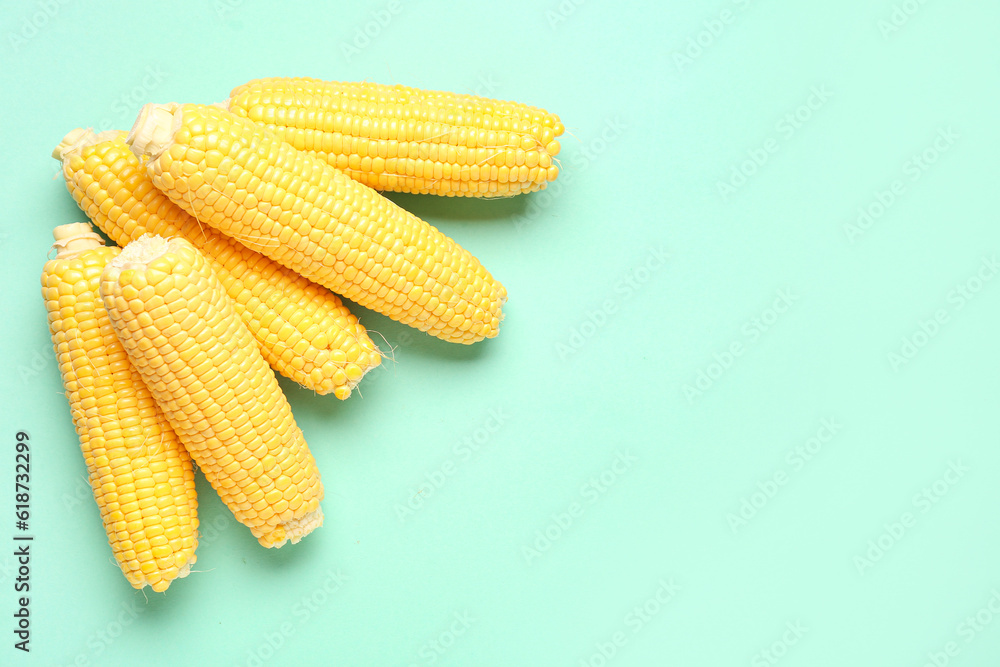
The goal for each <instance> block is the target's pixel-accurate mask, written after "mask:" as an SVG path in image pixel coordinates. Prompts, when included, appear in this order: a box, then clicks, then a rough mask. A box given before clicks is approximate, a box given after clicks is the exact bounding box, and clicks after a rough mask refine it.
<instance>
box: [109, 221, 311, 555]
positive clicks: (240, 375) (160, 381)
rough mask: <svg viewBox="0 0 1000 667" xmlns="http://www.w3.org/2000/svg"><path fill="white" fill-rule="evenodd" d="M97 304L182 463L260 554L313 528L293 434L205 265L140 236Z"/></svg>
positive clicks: (189, 253)
mask: <svg viewBox="0 0 1000 667" xmlns="http://www.w3.org/2000/svg"><path fill="white" fill-rule="evenodd" d="M101 296H102V297H103V299H104V306H105V307H106V308H107V309H108V313H109V315H110V316H111V324H112V326H113V327H114V329H115V332H116V333H117V334H118V337H119V338H120V339H121V341H122V345H123V346H124V347H125V351H126V352H127V353H128V356H129V358H130V359H131V360H132V363H133V364H134V365H135V367H136V368H137V369H138V370H139V374H140V375H141V376H142V378H143V380H145V382H146V386H148V387H149V389H150V391H151V392H152V394H153V397H154V398H155V399H156V401H157V403H159V405H160V407H161V408H162V409H163V411H164V413H165V414H166V416H167V419H168V420H169V421H170V424H171V426H173V428H174V431H175V432H176V433H177V436H178V438H180V441H181V443H182V444H183V445H184V446H185V447H186V448H187V450H188V452H190V454H191V457H192V458H193V459H194V460H195V463H197V464H198V467H199V468H201V470H202V472H204V473H205V477H206V478H207V479H208V481H209V482H210V483H211V484H212V487H213V488H214V489H215V490H216V491H217V492H218V493H219V495H220V496H221V497H222V500H223V502H225V503H226V505H227V506H228V507H229V509H231V510H232V511H233V514H235V515H236V519H237V520H238V521H240V523H243V524H244V525H246V526H247V527H249V528H250V531H251V532H252V533H253V535H254V537H256V538H257V539H258V541H259V542H260V543H261V544H262V545H264V546H265V547H280V546H282V545H283V544H285V542H286V541H288V540H291V541H292V542H298V541H299V540H300V539H301V538H302V537H303V536H305V535H307V534H309V533H310V532H311V531H312V530H313V529H314V528H316V527H318V526H320V525H321V524H322V523H323V512H322V510H321V509H320V506H319V502H320V500H322V499H323V486H322V484H321V483H320V477H319V471H318V470H317V469H316V462H315V460H313V456H312V454H311V453H310V452H309V448H308V447H307V446H306V442H305V439H304V438H303V437H302V431H301V430H300V429H299V427H298V426H296V424H295V419H294V418H293V417H292V411H291V409H290V408H289V406H288V401H287V400H285V395H284V394H283V393H282V392H281V388H280V387H279V386H278V381H277V379H276V378H275V376H274V372H273V371H271V369H270V368H268V366H267V362H265V361H264V357H263V356H261V354H260V351H259V350H258V349H257V346H256V345H254V344H253V338H252V337H251V336H250V332H249V331H248V330H247V328H246V326H245V325H244V324H243V323H242V322H241V321H240V318H239V317H238V316H237V315H236V311H235V310H234V309H233V305H232V301H231V300H230V298H229V297H228V296H227V295H226V293H225V291H224V290H223V288H222V284H221V283H220V282H219V280H218V279H217V278H216V277H215V275H214V274H213V273H212V269H211V267H210V266H209V265H208V262H207V261H206V260H205V258H204V257H203V256H202V255H201V253H199V252H198V251H197V250H196V249H195V247H194V246H193V245H191V243H189V242H188V241H185V240H184V239H181V238H174V239H170V240H166V239H164V238H163V237H160V236H149V235H147V236H142V237H140V238H139V239H137V240H135V241H133V242H131V243H129V244H128V245H127V246H125V248H124V249H123V250H122V252H121V254H120V255H119V256H118V257H117V258H115V259H114V260H112V261H110V262H109V263H108V265H107V268H105V270H104V274H103V276H102V279H101Z"/></svg>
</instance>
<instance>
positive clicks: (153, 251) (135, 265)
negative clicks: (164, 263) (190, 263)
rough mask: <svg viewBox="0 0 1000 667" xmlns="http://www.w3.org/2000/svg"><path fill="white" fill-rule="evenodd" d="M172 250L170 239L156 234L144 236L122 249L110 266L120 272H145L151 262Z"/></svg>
mask: <svg viewBox="0 0 1000 667" xmlns="http://www.w3.org/2000/svg"><path fill="white" fill-rule="evenodd" d="M172 249H173V248H172V247H171V243H170V240H169V239H165V238H163V237H162V236H157V235H155V234H143V235H142V236H140V237H139V238H137V239H136V240H135V241H132V242H131V243H129V244H128V245H126V246H125V247H124V248H122V251H121V253H119V255H118V256H117V257H115V258H114V259H112V260H111V261H110V262H108V266H111V267H113V268H115V269H117V270H119V271H125V270H126V269H139V270H143V269H145V268H146V266H147V265H148V264H149V263H150V262H152V261H153V260H155V259H157V258H159V257H162V256H163V255H165V254H166V253H168V252H170V251H171V250H172Z"/></svg>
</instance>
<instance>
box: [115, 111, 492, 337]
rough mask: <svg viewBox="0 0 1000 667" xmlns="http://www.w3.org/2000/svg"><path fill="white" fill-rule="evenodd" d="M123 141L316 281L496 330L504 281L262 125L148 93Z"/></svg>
mask: <svg viewBox="0 0 1000 667" xmlns="http://www.w3.org/2000/svg"><path fill="white" fill-rule="evenodd" d="M126 142H127V143H129V144H130V145H131V147H132V150H133V152H134V153H136V155H137V156H141V159H147V160H148V162H147V165H146V169H147V173H148V175H149V176H150V178H151V180H152V181H153V184H154V185H155V186H156V187H158V188H159V189H160V190H162V191H163V192H164V193H165V194H166V195H167V196H168V197H170V199H171V201H173V202H174V203H175V204H177V205H179V206H180V207H181V208H184V209H186V210H187V211H188V212H189V213H191V214H192V215H194V216H195V217H196V218H197V219H198V220H200V221H202V222H204V223H206V224H209V225H211V226H212V227H215V228H216V229H219V230H220V231H222V232H223V233H224V234H227V235H229V236H231V237H233V238H235V239H237V240H239V241H241V242H242V243H246V244H249V245H251V246H252V247H255V248H258V249H259V250H260V252H262V253H263V254H265V255H267V256H268V257H271V258H272V259H274V260H275V261H277V262H280V263H281V264H283V265H285V266H287V267H289V268H291V269H293V270H295V271H297V272H299V273H301V274H302V275H304V276H306V277H307V278H309V279H310V280H313V281H314V282H317V283H319V284H321V285H325V286H326V287H329V288H330V289H332V290H333V291H335V292H337V293H339V294H341V295H343V296H346V297H347V298H349V299H352V300H354V301H357V302H358V303H359V304H361V305H362V306H365V307H367V308H371V309H373V310H376V311H378V312H380V313H382V314H383V315H387V316H389V317H391V318H393V319H396V320H398V321H400V322H403V323H404V324H408V325H410V326H414V327H417V328H418V329H420V330H422V331H426V332H428V333H430V334H432V335H434V336H437V337H439V338H442V339H444V340H448V341H452V342H458V343H473V342H476V341H478V340H482V339H483V338H491V337H493V336H495V335H496V334H497V331H498V328H499V324H500V318H501V312H500V308H501V306H502V305H503V303H504V301H506V298H507V292H506V290H505V289H504V288H503V286H502V285H501V284H500V283H499V282H497V281H495V280H494V279H493V277H492V276H490V274H489V273H488V272H487V271H486V269H485V268H483V266H482V265H481V264H480V263H479V261H478V260H476V258H475V257H473V256H472V255H471V254H470V253H469V252H468V251H467V250H464V249H462V248H461V247H460V246H459V245H458V244H456V243H455V242H454V241H452V240H451V239H449V238H448V237H447V236H445V235H444V234H442V233H441V232H439V231H438V230H437V229H435V228H434V227H432V226H430V225H428V224H427V223H426V222H424V221H422V220H420V219H419V218H417V217H416V216H414V215H412V214H410V213H408V212H406V211H404V210H403V209H401V208H399V207H398V206H396V205H395V204H393V203H392V202H390V201H389V200H387V199H385V198H384V197H382V196H381V195H379V194H378V193H377V192H375V191H374V190H372V189H371V188H369V187H367V186H365V185H362V184H360V183H357V182H355V181H353V180H351V179H350V178H348V177H347V176H345V175H344V174H343V173H341V172H340V171H338V170H337V169H335V168H333V167H331V166H330V165H329V164H327V163H325V162H323V161H321V160H319V159H318V158H316V157H314V156H312V155H309V154H307V153H304V152H302V151H298V150H296V149H294V148H292V146H291V145H289V144H287V143H285V142H283V141H281V140H279V139H278V138H277V137H276V136H275V135H273V134H272V133H271V132H269V131H268V130H266V129H264V128H263V127H261V126H259V125H256V124H254V123H252V122H250V121H248V120H246V119H244V118H239V117H237V116H234V115H233V114H230V113H226V112H225V111H221V110H219V109H217V108H214V107H210V106H203V105H195V104H185V105H178V104H170V105H152V104H147V105H146V106H145V107H143V110H142V112H141V113H140V115H139V118H138V119H137V120H136V123H135V126H134V127H133V128H132V131H131V132H130V133H129V137H128V139H127V140H126Z"/></svg>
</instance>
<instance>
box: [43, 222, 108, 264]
mask: <svg viewBox="0 0 1000 667" xmlns="http://www.w3.org/2000/svg"><path fill="white" fill-rule="evenodd" d="M52 238H54V239H55V242H54V243H53V244H52V248H53V249H54V250H55V251H56V259H70V258H72V257H76V256H77V255H79V254H80V253H81V252H84V251H87V250H90V249H91V248H99V247H101V246H102V245H104V239H102V238H101V237H100V236H99V235H98V234H97V233H95V232H94V229H93V228H92V227H91V226H90V223H89V222H73V223H70V224H68V225H59V226H58V227H56V228H55V229H53V230H52Z"/></svg>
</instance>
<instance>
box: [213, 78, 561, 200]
mask: <svg viewBox="0 0 1000 667" xmlns="http://www.w3.org/2000/svg"><path fill="white" fill-rule="evenodd" d="M225 106H228V109H229V110H230V111H232V112H233V113H235V114H236V115H238V116H242V117H244V118H248V119H250V120H252V121H254V122H257V123H261V124H262V125H263V126H264V127H266V128H268V129H269V130H271V131H273V132H274V133H275V134H276V135H278V136H279V137H280V138H281V139H283V140H285V141H287V142H288V143H290V144H291V145H293V146H295V147H296V148H298V149H299V150H304V151H309V152H311V153H315V154H316V155H318V156H320V157H322V158H323V159H325V160H326V161H327V162H329V163H330V164H331V165H333V166H334V167H337V168H338V169H341V170H343V171H344V172H345V173H347V175H348V176H350V177H351V178H353V179H355V180H357V181H360V182H361V183H364V184H365V185H368V186H370V187H372V188H375V189H376V190H389V191H393V192H413V193H431V194H437V195H448V196H464V197H503V196H510V195H516V194H519V193H522V192H532V191H534V190H540V189H542V188H544V187H545V185H546V184H547V183H548V182H550V181H553V180H555V178H556V176H557V175H558V174H559V170H558V168H557V167H556V165H555V164H553V160H552V158H553V157H555V156H556V154H558V153H559V142H558V141H556V137H558V136H559V135H561V134H562V132H563V125H562V123H561V122H560V121H559V117H558V116H556V115H555V114H551V113H549V112H547V111H545V110H544V109H539V108H536V107H531V106H528V105H525V104H518V103H516V102H502V101H499V100H492V99H487V98H484V97H478V96H476V95H461V94H456V93H447V92H441V91H432V90H420V89H417V88H408V87H406V86H398V85H397V86H386V85H381V84H376V83H341V82H338V81H320V80H319V79H307V78H272V79H257V80H255V81H251V82H249V83H247V84H245V85H242V86H238V87H236V88H234V89H233V91H232V92H231V93H230V94H229V100H228V101H227V103H226V104H225Z"/></svg>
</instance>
